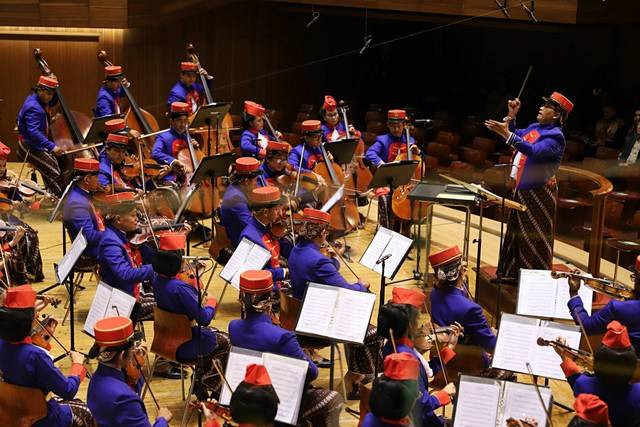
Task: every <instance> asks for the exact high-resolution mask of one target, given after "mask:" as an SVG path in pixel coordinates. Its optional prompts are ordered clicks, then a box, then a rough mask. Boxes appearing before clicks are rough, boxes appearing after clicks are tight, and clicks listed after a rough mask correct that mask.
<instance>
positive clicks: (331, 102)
mask: <svg viewBox="0 0 640 427" xmlns="http://www.w3.org/2000/svg"><path fill="white" fill-rule="evenodd" d="M337 108H338V104H337V103H336V100H335V99H333V96H331V95H325V97H324V104H322V109H323V110H324V111H336V110H337Z"/></svg>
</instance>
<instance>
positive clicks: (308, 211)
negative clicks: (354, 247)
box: [289, 208, 382, 398]
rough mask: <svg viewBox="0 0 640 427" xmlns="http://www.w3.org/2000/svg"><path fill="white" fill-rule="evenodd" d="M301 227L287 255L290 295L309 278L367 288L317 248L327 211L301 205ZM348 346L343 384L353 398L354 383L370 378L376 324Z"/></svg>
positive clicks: (323, 239)
mask: <svg viewBox="0 0 640 427" xmlns="http://www.w3.org/2000/svg"><path fill="white" fill-rule="evenodd" d="M302 221H303V223H304V224H303V227H302V233H301V235H300V236H299V238H298V240H297V243H296V245H295V246H294V247H293V250H292V251H291V254H290V255H289V275H290V276H291V295H292V296H293V297H294V298H297V299H299V300H302V299H303V298H304V294H305V292H306V289H307V286H308V283H309V282H314V283H322V284H325V285H329V286H338V287H341V288H346V289H351V290H354V291H360V292H369V282H367V281H366V280H364V279H360V280H358V282H356V283H349V282H348V281H347V280H346V279H345V278H344V277H343V276H342V275H341V274H340V272H339V269H340V262H339V261H338V260H337V259H336V258H334V257H333V256H335V253H331V252H330V254H331V255H332V256H331V257H329V256H326V255H325V254H323V253H322V252H321V248H322V247H324V246H326V245H327V236H328V235H329V229H330V221H331V215H330V214H329V213H327V212H322V211H320V210H317V209H312V208H305V209H304V211H303V217H302ZM346 348H347V349H348V351H347V352H346V353H347V365H348V367H349V372H347V378H346V384H347V385H348V387H347V389H348V390H349V387H350V390H351V392H350V393H349V394H350V397H353V398H357V394H358V384H359V383H360V382H362V381H364V380H370V379H372V378H373V374H374V372H375V363H380V362H381V361H382V357H378V355H379V354H380V352H381V349H382V340H381V339H380V338H379V337H378V336H377V333H376V328H375V327H374V326H372V325H369V327H368V329H367V333H366V335H365V339H364V344H362V345H356V344H346Z"/></svg>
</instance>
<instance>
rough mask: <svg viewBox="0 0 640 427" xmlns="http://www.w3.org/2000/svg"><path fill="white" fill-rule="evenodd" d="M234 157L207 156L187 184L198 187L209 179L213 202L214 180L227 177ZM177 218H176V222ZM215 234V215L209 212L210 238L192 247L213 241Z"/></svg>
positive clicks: (226, 155) (227, 155)
mask: <svg viewBox="0 0 640 427" xmlns="http://www.w3.org/2000/svg"><path fill="white" fill-rule="evenodd" d="M235 159H236V155H235V154H234V153H223V154H216V155H213V156H207V157H205V158H203V159H202V161H200V164H199V165H198V167H197V168H196V170H195V172H194V173H193V175H192V176H191V180H190V181H189V184H190V185H192V186H199V185H200V184H202V182H203V181H204V180H205V179H209V178H211V200H213V196H214V191H215V188H216V178H219V177H222V176H227V174H228V173H229V168H230V167H231V164H232V163H233V162H234V161H235ZM178 219H179V218H178V217H176V221H177V220H178ZM214 233H215V215H214V212H211V237H210V238H209V239H204V240H203V241H202V242H200V243H198V244H197V245H194V247H196V246H199V245H202V244H204V243H205V242H208V241H213V238H214V237H215V236H214Z"/></svg>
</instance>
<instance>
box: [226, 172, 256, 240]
mask: <svg viewBox="0 0 640 427" xmlns="http://www.w3.org/2000/svg"><path fill="white" fill-rule="evenodd" d="M251 218H252V215H251V209H249V200H248V199H247V196H246V195H245V194H244V193H243V192H242V190H241V189H240V188H239V187H238V186H237V185H233V184H232V185H230V186H229V187H228V188H227V191H225V192H224V197H223V198H222V204H221V205H220V222H221V223H222V225H223V226H224V228H225V229H226V230H227V235H228V236H229V240H231V243H232V244H233V247H234V248H235V247H236V246H238V243H239V242H240V233H242V230H244V228H245V227H246V226H247V224H248V223H249V221H250V220H251Z"/></svg>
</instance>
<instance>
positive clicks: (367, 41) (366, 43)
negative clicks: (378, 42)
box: [360, 35, 373, 55]
mask: <svg viewBox="0 0 640 427" xmlns="http://www.w3.org/2000/svg"><path fill="white" fill-rule="evenodd" d="M371 40H373V36H372V35H368V36H364V46H362V49H360V55H362V54H363V53H364V51H365V50H367V49H368V48H369V45H370V44H371Z"/></svg>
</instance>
